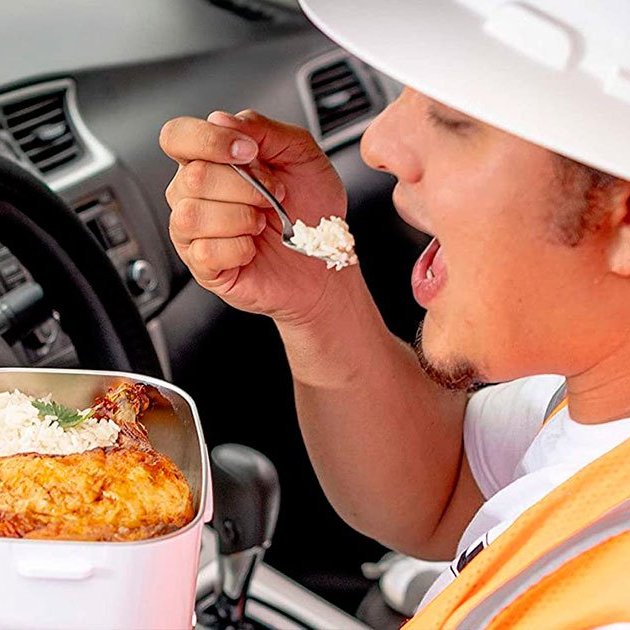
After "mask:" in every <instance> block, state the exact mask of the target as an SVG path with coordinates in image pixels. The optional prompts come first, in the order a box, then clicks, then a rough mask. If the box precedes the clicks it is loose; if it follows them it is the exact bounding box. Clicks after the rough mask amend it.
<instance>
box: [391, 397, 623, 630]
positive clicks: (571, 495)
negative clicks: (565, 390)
mask: <svg viewBox="0 0 630 630" xmlns="http://www.w3.org/2000/svg"><path fill="white" fill-rule="evenodd" d="M562 406H563V403H561V404H560V405H559V406H558V407H556V409H555V410H554V411H553V413H551V414H549V413H548V414H547V418H546V420H549V419H551V417H552V416H553V415H555V413H557V411H558V410H559V409H560V408H561V407H562ZM618 622H630V439H628V440H626V441H625V442H623V443H622V444H620V445H619V446H617V447H616V448H614V449H613V450H612V451H609V452H608V453H606V454H605V455H603V456H602V457H600V458H598V459H596V460H595V461H593V462H591V463H590V464H588V465H587V466H585V467H584V468H583V469H582V470H580V471H578V472H577V473H576V474H575V475H573V476H572V477H570V478H569V479H567V480H566V481H565V482H564V483H563V484H561V485H560V486H558V487H557V488H554V490H552V491H551V492H550V493H549V494H548V495H546V496H545V497H544V498H543V499H541V500H540V501H538V503H536V504H534V505H533V506H531V507H530V508H529V509H528V510H526V511H525V512H523V514H521V516H520V517H519V518H517V519H516V520H515V521H514V523H512V525H511V526H510V527H509V528H508V529H507V530H505V531H504V532H503V533H502V534H501V535H500V536H499V537H498V538H497V539H496V540H494V541H493V542H492V543H491V544H490V546H489V547H487V548H486V549H484V550H483V552H481V553H479V554H477V555H476V556H475V557H474V558H473V559H472V560H471V561H470V562H469V564H467V565H466V566H465V567H464V569H463V570H462V572H461V573H460V575H459V576H458V577H457V579H455V580H454V581H453V582H451V584H449V585H448V586H447V587H446V588H445V589H444V590H443V591H442V592H441V593H440V594H439V595H438V596H437V597H436V598H435V599H433V600H432V601H431V602H429V604H428V605H427V606H426V607H425V608H423V610H421V611H420V612H419V613H418V614H417V615H416V616H415V617H413V619H411V620H410V621H409V622H407V624H405V626H404V627H403V630H428V629H435V630H438V629H439V630H443V629H444V630H477V629H481V628H489V629H491V630H499V629H504V628H510V630H512V629H517V630H533V629H536V630H537V629H541V630H542V629H544V630H555V629H557V630H560V629H562V630H581V629H587V628H597V627H598V626H603V625H606V624H612V623H618Z"/></svg>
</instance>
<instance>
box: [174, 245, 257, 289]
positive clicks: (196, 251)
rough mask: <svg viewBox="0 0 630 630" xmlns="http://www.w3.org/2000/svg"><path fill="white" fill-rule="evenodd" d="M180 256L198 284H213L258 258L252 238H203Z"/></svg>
mask: <svg viewBox="0 0 630 630" xmlns="http://www.w3.org/2000/svg"><path fill="white" fill-rule="evenodd" d="M180 255H181V256H182V258H183V259H184V262H185V263H186V264H187V265H188V266H189V267H190V270H191V272H192V273H193V275H194V276H195V278H196V279H197V281H198V282H202V283H208V282H213V281H214V280H216V279H217V277H218V276H219V275H221V274H222V273H223V272H224V271H226V270H230V269H237V268H239V267H244V266H245V265H248V264H249V263H250V262H251V261H252V260H253V259H254V256H256V245H255V244H254V239H253V238H252V237H251V236H237V237H235V238H201V239H197V240H194V241H193V242H192V243H191V244H190V245H189V246H188V248H187V249H186V251H185V252H181V253H180Z"/></svg>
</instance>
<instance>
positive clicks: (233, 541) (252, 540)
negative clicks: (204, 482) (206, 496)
mask: <svg viewBox="0 0 630 630" xmlns="http://www.w3.org/2000/svg"><path fill="white" fill-rule="evenodd" d="M211 465H212V479H213V484H212V485H213V489H214V517H213V519H212V525H213V527H214V529H215V531H216V532H217V535H218V539H219V567H220V576H221V583H222V592H221V593H220V594H219V597H218V600H217V603H216V612H217V616H218V617H219V618H218V619H217V622H218V623H219V625H220V626H222V627H223V628H238V627H239V626H241V627H242V626H243V625H245V626H246V625H247V624H243V623H242V622H243V618H244V614H245V598H246V595H247V588H248V586H249V581H250V579H251V577H252V574H253V571H254V568H255V567H256V564H257V563H258V562H259V561H260V560H261V559H262V557H263V555H264V553H265V550H266V549H267V548H268V547H269V545H270V544H271V537H272V535H273V531H274V529H275V526H276V520H277V518H278V510H279V508H280V484H279V482H278V474H277V472H276V469H275V468H274V466H273V464H272V463H271V462H270V461H269V460H268V459H267V458H266V457H265V456H264V455H262V454H261V453H259V452H258V451H255V450H254V449H251V448H248V447H247V446H242V445H240V444H222V445H221V446H217V447H215V448H214V449H213V450H212V454H211Z"/></svg>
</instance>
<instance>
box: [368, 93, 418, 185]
mask: <svg viewBox="0 0 630 630" xmlns="http://www.w3.org/2000/svg"><path fill="white" fill-rule="evenodd" d="M409 92H410V91H409V90H408V89H406V90H404V91H403V93H402V94H401V95H400V96H399V97H398V98H397V99H396V100H395V101H393V102H392V103H390V104H389V105H388V106H387V107H386V108H385V109H384V110H383V111H382V112H381V113H380V114H379V115H378V116H377V117H376V118H375V119H374V120H373V121H372V123H371V124H370V126H369V127H368V128H367V130H366V131H365V133H364V134H363V138H362V139H361V157H362V159H363V161H364V162H365V163H366V164H367V165H368V166H369V167H370V168H373V169H375V170H378V171H385V172H387V173H391V174H392V175H394V176H395V177H397V178H398V179H399V180H406V181H417V180H418V179H419V178H420V177H421V174H422V168H421V164H420V155H419V149H420V146H419V143H418V142H417V140H418V131H419V130H420V127H421V126H422V125H421V122H422V119H421V118H419V116H418V114H419V112H417V111H414V107H409V106H408V104H409V103H410V100H411V99H409ZM416 109H417V108H416Z"/></svg>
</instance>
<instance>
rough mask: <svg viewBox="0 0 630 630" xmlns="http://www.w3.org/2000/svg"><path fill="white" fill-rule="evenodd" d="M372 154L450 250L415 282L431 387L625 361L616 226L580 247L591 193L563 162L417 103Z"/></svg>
mask: <svg viewBox="0 0 630 630" xmlns="http://www.w3.org/2000/svg"><path fill="white" fill-rule="evenodd" d="M362 154H363V157H364V159H365V161H366V162H367V163H368V164H369V165H370V166H372V167H373V168H378V169H381V170H387V171H389V172H391V173H392V174H393V175H395V176H396V177H397V178H398V184H397V185H396V188H395V191H394V203H395V206H396V208H397V210H398V212H399V214H400V215H401V216H402V218H403V219H404V220H405V221H406V222H407V223H409V224H410V225H412V226H414V227H416V228H417V229H419V230H421V231H423V232H427V233H429V234H432V235H434V236H435V237H436V238H437V239H438V242H439V249H438V247H437V244H434V246H433V248H432V249H431V251H428V252H427V253H426V254H425V256H424V257H421V258H420V260H419V262H418V263H417V264H416V266H415V268H414V271H413V274H412V281H411V283H412V290H413V292H414V296H415V297H416V300H417V301H418V302H420V303H421V304H422V305H423V306H424V307H425V308H426V309H427V315H426V318H425V322H424V327H423V331H422V350H423V354H424V356H425V357H426V359H427V361H428V363H429V364H430V366H431V367H430V369H429V373H431V372H433V373H434V374H433V375H434V376H437V377H438V378H439V377H441V378H442V380H443V381H444V384H448V383H449V382H450V384H451V385H455V386H462V387H465V386H468V385H470V381H471V380H481V381H501V380H508V379H513V378H517V377H519V376H523V375H528V374H537V373H547V372H551V373H561V374H566V375H572V374H576V373H579V372H581V371H584V370H586V369H588V368H590V367H591V366H592V365H593V364H594V363H596V362H597V361H599V360H603V358H604V357H605V356H606V354H607V353H609V352H612V351H613V349H614V347H615V344H617V343H619V341H620V338H619V335H616V334H614V333H613V332H611V330H610V328H611V326H610V325H609V324H607V322H608V323H610V322H612V321H614V320H615V318H619V317H621V316H622V314H623V312H624V309H627V307H628V304H627V303H626V301H625V300H626V298H625V297H621V296H618V297H614V296H613V297H611V293H612V292H611V291H610V287H611V277H610V274H609V273H608V267H607V263H606V256H605V250H606V246H607V239H608V238H609V236H610V230H609V228H608V226H607V222H606V220H605V219H604V220H602V221H600V225H599V226H598V229H595V230H591V231H588V233H586V234H585V235H584V237H583V238H582V239H581V240H580V241H579V243H578V244H577V245H576V244H575V243H573V244H568V242H567V235H566V231H567V226H571V225H572V224H575V220H574V219H576V218H578V219H579V217H580V215H581V214H583V212H584V206H585V201H584V192H585V191H584V190H581V191H580V190H577V191H572V190H568V191H567V186H566V182H565V185H563V182H562V178H561V177H560V175H559V170H560V168H559V159H558V156H556V155H554V154H553V153H551V152H550V151H547V150H545V149H543V148H540V147H538V146H535V145H533V144H530V143H528V142H525V141H523V140H520V139H518V138H516V137H515V136H512V135H510V134H508V133H505V132H502V131H500V130H498V129H496V128H493V127H491V126H489V125H486V124H483V123H481V122H479V121H476V120H474V119H472V118H468V117H466V116H464V115H463V114H461V113H459V112H457V111H455V110H452V109H449V108H447V107H445V106H443V105H441V104H439V103H436V102H435V101H432V100H431V99H428V98H427V97H425V96H423V95H421V94H419V93H417V92H415V91H413V90H410V89H405V90H404V91H403V93H402V95H401V96H400V98H399V99H398V100H397V101H396V102H394V103H393V104H392V105H390V107H388V108H387V110H385V112H383V113H382V114H381V115H380V116H379V117H378V118H377V119H376V120H375V121H374V123H373V124H372V125H371V127H370V128H369V129H368V131H367V132H366V134H365V136H364V138H363V142H362ZM436 252H437V253H436ZM428 266H430V269H427V267H428ZM427 276H428V278H427ZM617 321H619V320H618V319H617ZM612 327H613V328H614V326H612Z"/></svg>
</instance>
